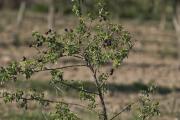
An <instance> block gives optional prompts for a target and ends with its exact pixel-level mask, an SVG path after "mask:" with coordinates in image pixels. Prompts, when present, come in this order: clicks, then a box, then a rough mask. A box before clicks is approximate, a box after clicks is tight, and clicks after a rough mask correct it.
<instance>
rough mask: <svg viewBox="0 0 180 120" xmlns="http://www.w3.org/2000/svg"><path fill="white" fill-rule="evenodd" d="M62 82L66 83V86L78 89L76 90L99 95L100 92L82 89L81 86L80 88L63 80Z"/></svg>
mask: <svg viewBox="0 0 180 120" xmlns="http://www.w3.org/2000/svg"><path fill="white" fill-rule="evenodd" d="M61 83H62V84H64V85H66V86H68V87H70V88H73V89H76V90H78V91H83V92H85V93H89V94H95V95H99V94H98V93H96V92H91V91H88V90H82V89H80V88H78V87H75V86H73V85H70V84H67V83H65V82H61Z"/></svg>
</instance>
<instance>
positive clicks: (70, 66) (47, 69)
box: [34, 64, 87, 72]
mask: <svg viewBox="0 0 180 120" xmlns="http://www.w3.org/2000/svg"><path fill="white" fill-rule="evenodd" d="M83 66H87V65H84V64H82V65H69V66H63V67H57V68H44V69H42V70H35V71H34V72H43V71H50V70H60V69H66V68H72V67H83Z"/></svg>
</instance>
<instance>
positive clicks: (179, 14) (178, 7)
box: [173, 0, 180, 59]
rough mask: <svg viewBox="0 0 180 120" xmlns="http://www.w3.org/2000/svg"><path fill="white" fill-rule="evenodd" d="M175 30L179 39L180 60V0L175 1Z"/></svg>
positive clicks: (179, 51) (179, 55)
mask: <svg viewBox="0 0 180 120" xmlns="http://www.w3.org/2000/svg"><path fill="white" fill-rule="evenodd" d="M173 23H174V28H175V30H176V34H177V39H178V41H177V42H178V50H177V51H178V58H179V59H180V0H175V3H174V18H173Z"/></svg>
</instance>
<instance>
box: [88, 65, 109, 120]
mask: <svg viewBox="0 0 180 120" xmlns="http://www.w3.org/2000/svg"><path fill="white" fill-rule="evenodd" d="M88 67H89V68H90V70H91V71H92V73H93V77H94V80H95V82H96V87H97V90H98V93H99V99H100V101H101V105H102V112H103V113H102V114H103V117H104V118H103V120H108V116H107V108H106V104H105V102H104V96H103V93H102V90H101V85H100V83H99V81H98V78H97V70H94V69H93V67H92V66H91V65H89V66H88Z"/></svg>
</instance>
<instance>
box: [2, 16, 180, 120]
mask: <svg viewBox="0 0 180 120" xmlns="http://www.w3.org/2000/svg"><path fill="white" fill-rule="evenodd" d="M4 16H7V17H4ZM14 18H15V13H12V12H11V14H10V12H1V13H0V65H1V66H5V65H7V64H8V63H9V62H10V61H11V60H19V59H22V56H27V57H29V56H33V55H35V54H36V51H35V50H34V49H32V48H31V49H30V48H28V47H27V46H28V45H27V44H26V43H27V42H28V41H30V40H32V37H31V33H32V31H33V30H37V31H40V32H45V31H46V30H47V23H46V18H45V15H42V14H41V15H32V14H31V13H27V14H26V18H25V20H24V22H23V26H22V28H21V30H20V38H21V43H22V45H20V47H18V48H16V47H14V46H12V45H11V44H10V43H11V42H12V32H13V31H14V29H13V28H14V22H15V21H14ZM72 19H74V18H73V17H62V16H57V23H56V25H57V26H56V29H57V31H58V32H61V31H62V30H64V28H66V27H72V26H73V25H74V24H75V23H71V22H70V21H71V20H72ZM115 22H120V23H122V24H123V26H124V27H125V28H126V29H127V30H128V31H129V32H130V33H131V34H132V38H133V39H134V40H135V46H134V48H133V50H132V51H131V53H130V55H129V57H128V58H127V59H126V60H125V61H124V64H122V66H121V67H120V68H119V69H118V70H116V71H115V74H114V75H113V76H112V77H111V79H110V80H109V86H110V87H109V88H110V89H109V92H108V94H107V96H106V98H107V99H106V103H107V104H108V107H109V108H111V109H110V110H111V111H113V112H116V111H119V110H121V109H122V108H123V107H124V106H125V105H127V104H128V103H130V102H132V101H134V100H135V99H137V97H138V95H139V92H140V88H141V87H143V86H146V85H147V84H148V83H149V82H151V81H155V82H156V84H157V86H158V90H157V94H156V95H155V98H157V100H159V101H160V106H161V115H160V116H159V117H158V118H155V120H179V119H180V114H179V113H180V61H178V46H177V40H176V36H175V31H173V30H171V29H166V30H160V29H159V28H158V22H152V21H149V22H146V23H141V22H138V21H131V20H119V21H118V20H116V21H115ZM61 62H62V64H60V65H68V64H71V63H72V62H77V63H79V62H81V61H78V60H75V59H70V60H69V59H63V60H61ZM57 65H58V64H57ZM108 68H109V66H108V65H107V66H105V67H104V69H105V70H108ZM48 78H49V76H48V75H47V73H41V74H36V75H35V76H33V78H32V79H33V80H39V81H41V82H45V81H47V80H48ZM65 78H66V79H70V80H71V79H75V80H80V79H82V80H91V79H92V78H91V76H90V73H89V71H88V70H87V69H85V68H83V69H79V68H74V69H68V70H67V71H66V72H65ZM33 80H32V81H33ZM68 100H70V101H72V99H71V97H69V98H68ZM5 106H6V105H4V103H2V102H0V107H1V108H3V109H1V110H0V114H2V113H3V112H4V111H12V108H11V109H10V107H5ZM8 106H11V105H8ZM4 108H6V109H4ZM14 109H16V108H14ZM1 119H3V118H0V120H1ZM89 119H90V118H89ZM119 119H121V120H126V119H127V120H131V119H130V116H129V113H128V112H125V113H123V114H122V115H121V116H120V117H119Z"/></svg>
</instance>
